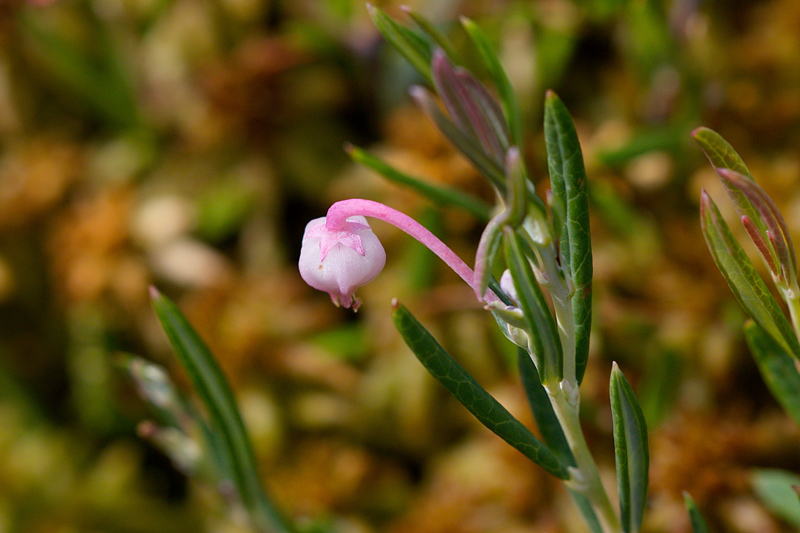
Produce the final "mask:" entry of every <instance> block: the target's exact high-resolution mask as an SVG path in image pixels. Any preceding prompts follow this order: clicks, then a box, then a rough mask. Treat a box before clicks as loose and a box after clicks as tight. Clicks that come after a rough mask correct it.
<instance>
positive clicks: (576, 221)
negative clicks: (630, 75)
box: [544, 91, 592, 383]
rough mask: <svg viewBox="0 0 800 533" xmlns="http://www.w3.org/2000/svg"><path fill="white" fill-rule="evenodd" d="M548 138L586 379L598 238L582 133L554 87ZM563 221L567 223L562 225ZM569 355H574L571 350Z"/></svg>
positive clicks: (558, 233) (580, 369) (559, 235)
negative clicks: (594, 249)
mask: <svg viewBox="0 0 800 533" xmlns="http://www.w3.org/2000/svg"><path fill="white" fill-rule="evenodd" d="M544 130H545V142H546V144H547V162H548V167H549V169H550V183H551V188H552V191H553V198H552V200H553V201H552V209H553V212H554V213H553V214H554V216H553V218H554V224H553V225H554V227H553V231H554V232H555V237H556V239H557V240H560V244H559V251H560V253H561V259H562V264H563V265H564V266H565V269H566V271H567V273H568V274H569V276H570V278H571V280H572V284H573V286H574V291H575V292H574V294H573V295H572V297H571V304H572V315H573V319H574V323H575V374H576V377H577V379H578V382H579V383H580V381H581V380H582V379H583V374H584V371H585V370H586V362H587V360H588V358H589V336H590V333H591V328H592V242H591V235H590V231H589V193H588V189H587V179H586V169H585V168H584V165H583V155H582V154H581V146H580V143H579V141H578V133H577V131H575V125H574V124H573V122H572V117H571V116H570V114H569V111H568V110H567V107H566V106H565V105H564V103H563V102H562V101H561V99H560V98H559V97H558V96H556V94H555V93H554V92H552V91H548V93H547V97H546V98H545V119H544ZM558 223H561V224H563V226H562V227H557V226H556V225H557V224H558ZM567 356H568V357H569V355H567Z"/></svg>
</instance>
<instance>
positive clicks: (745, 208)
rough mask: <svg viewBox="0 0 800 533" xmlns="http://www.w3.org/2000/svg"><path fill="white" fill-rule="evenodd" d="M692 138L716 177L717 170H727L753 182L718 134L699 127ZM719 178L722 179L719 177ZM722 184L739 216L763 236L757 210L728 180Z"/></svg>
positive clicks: (733, 151)
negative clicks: (752, 224)
mask: <svg viewBox="0 0 800 533" xmlns="http://www.w3.org/2000/svg"><path fill="white" fill-rule="evenodd" d="M692 138H693V139H694V140H695V141H696V142H697V144H698V145H699V146H700V148H701V149H702V150H703V153H704V154H706V157H707V158H708V160H709V161H710V162H711V166H712V167H714V171H715V172H717V174H718V175H719V169H721V168H722V169H729V170H733V171H735V172H738V173H739V174H741V175H742V176H744V177H745V178H747V179H749V180H751V181H755V180H754V179H753V175H752V174H750V171H749V170H748V169H747V165H745V164H744V161H742V158H741V157H740V156H739V154H738V153H736V150H734V149H733V146H731V145H730V144H729V143H728V141H726V140H725V139H723V138H722V136H721V135H720V134H719V133H717V132H716V131H714V130H711V129H709V128H705V127H701V128H697V129H696V130H694V131H693V132H692ZM720 178H722V176H721V175H720ZM722 182H723V184H724V185H725V189H726V190H727V192H728V196H729V197H730V199H731V201H732V202H733V205H734V206H735V207H736V211H737V213H739V216H747V217H749V218H750V219H751V220H752V221H753V222H754V223H755V224H756V227H758V230H759V232H760V233H761V234H762V235H765V234H766V230H767V228H766V226H765V225H764V222H763V221H762V220H761V217H759V216H758V210H757V209H756V208H755V207H754V206H753V205H752V203H750V200H748V199H747V196H745V194H744V193H743V192H742V191H741V190H740V189H739V188H737V187H736V186H734V185H732V184H731V183H730V182H729V181H728V180H725V179H723V180H722Z"/></svg>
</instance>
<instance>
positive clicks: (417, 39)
mask: <svg viewBox="0 0 800 533" xmlns="http://www.w3.org/2000/svg"><path fill="white" fill-rule="evenodd" d="M367 10H368V11H369V15H370V17H372V22H373V23H374V24H375V27H377V28H378V31H379V32H381V35H383V37H384V39H386V41H387V42H389V44H391V45H392V46H394V47H395V49H397V51H398V52H400V53H401V54H402V55H403V57H405V58H406V60H407V61H408V62H409V63H411V66H413V67H414V68H415V69H416V70H417V71H418V72H419V73H420V74H422V76H423V77H424V78H425V79H426V80H428V82H429V83H430V84H431V85H433V78H432V77H431V57H432V55H433V49H432V46H431V43H430V42H429V41H427V40H426V39H425V38H424V37H422V36H421V35H419V34H418V33H416V32H414V31H412V30H410V29H408V28H406V27H405V26H403V25H402V24H398V23H397V22H395V20H394V19H392V18H391V17H390V16H389V15H387V14H386V13H384V12H383V11H382V10H380V9H379V8H377V7H375V6H373V5H372V4H367Z"/></svg>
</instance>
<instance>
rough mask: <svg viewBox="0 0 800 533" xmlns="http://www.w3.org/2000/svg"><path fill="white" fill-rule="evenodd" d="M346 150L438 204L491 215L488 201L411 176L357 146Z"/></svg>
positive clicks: (481, 215) (374, 168)
mask: <svg viewBox="0 0 800 533" xmlns="http://www.w3.org/2000/svg"><path fill="white" fill-rule="evenodd" d="M345 150H346V151H347V153H348V155H350V157H351V158H352V159H353V161H355V162H357V163H361V164H362V165H364V166H366V167H369V168H371V169H372V170H374V171H375V172H377V173H378V174H380V175H381V176H383V177H384V178H386V179H387V180H389V181H391V182H393V183H399V184H400V185H404V186H406V187H408V188H409V189H412V190H414V191H416V192H418V193H420V194H421V195H423V196H425V197H426V198H428V199H429V200H431V201H432V202H434V203H435V204H437V205H452V206H454V207H459V208H461V209H464V210H465V211H467V212H469V213H472V214H473V215H475V217H477V218H479V219H480V220H483V221H487V220H489V218H490V216H491V212H492V208H491V206H489V205H488V204H487V203H486V202H484V201H482V200H479V199H478V198H475V197H474V196H471V195H469V194H466V193H463V192H461V191H459V190H458V189H453V188H450V187H444V186H441V185H434V184H431V183H428V182H426V181H424V180H422V179H420V178H415V177H413V176H410V175H408V174H406V173H404V172H401V171H400V170H398V169H396V168H394V167H393V166H391V165H389V164H388V163H386V162H385V161H383V160H381V159H380V158H378V157H376V156H374V155H372V154H370V153H369V152H367V151H365V150H363V149H361V148H358V147H356V146H352V145H350V144H347V145H345Z"/></svg>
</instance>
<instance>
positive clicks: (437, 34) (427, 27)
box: [400, 6, 461, 65]
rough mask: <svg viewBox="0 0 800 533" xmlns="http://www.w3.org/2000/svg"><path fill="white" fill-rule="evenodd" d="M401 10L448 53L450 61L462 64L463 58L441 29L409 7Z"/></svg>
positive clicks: (403, 7) (402, 7)
mask: <svg viewBox="0 0 800 533" xmlns="http://www.w3.org/2000/svg"><path fill="white" fill-rule="evenodd" d="M400 9H402V10H403V11H405V12H406V13H408V16H410V17H411V18H412V20H413V21H414V22H415V23H416V24H417V26H419V28H420V29H421V30H422V31H423V32H425V33H426V34H427V35H428V37H430V38H431V40H433V42H434V43H436V44H437V45H438V46H440V47H441V48H442V50H444V51H445V53H447V57H449V58H450V60H451V61H453V63H455V64H457V65H458V64H461V58H460V56H459V54H458V52H457V51H456V49H455V47H454V46H453V43H451V42H450V39H448V38H447V36H446V35H445V34H444V33H442V31H441V30H439V28H437V27H436V26H434V25H433V23H431V21H430V20H428V19H426V18H425V17H423V16H422V15H420V14H419V13H417V12H416V11H414V10H413V9H411V8H409V7H407V6H401V8H400Z"/></svg>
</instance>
